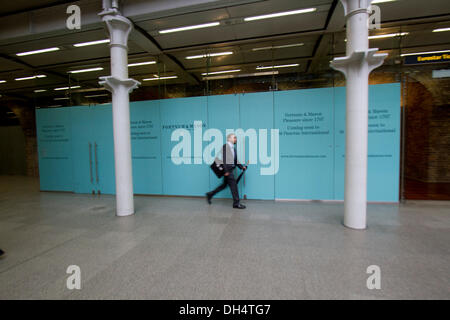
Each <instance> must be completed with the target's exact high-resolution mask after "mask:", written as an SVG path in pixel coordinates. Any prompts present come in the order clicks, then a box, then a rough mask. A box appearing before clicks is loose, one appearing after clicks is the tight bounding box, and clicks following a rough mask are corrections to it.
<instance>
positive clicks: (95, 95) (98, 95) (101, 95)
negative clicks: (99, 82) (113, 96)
mask: <svg viewBox="0 0 450 320" xmlns="http://www.w3.org/2000/svg"><path fill="white" fill-rule="evenodd" d="M108 96H109V95H108V94H106V93H105V94H93V95H91V96H84V97H85V98H98V97H108Z"/></svg>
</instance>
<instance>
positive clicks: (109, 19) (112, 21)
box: [99, 8, 140, 216]
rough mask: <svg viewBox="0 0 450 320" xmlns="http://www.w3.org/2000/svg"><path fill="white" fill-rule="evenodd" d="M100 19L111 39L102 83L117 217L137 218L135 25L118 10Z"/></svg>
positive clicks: (111, 10) (104, 12)
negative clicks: (131, 58)
mask: <svg viewBox="0 0 450 320" xmlns="http://www.w3.org/2000/svg"><path fill="white" fill-rule="evenodd" d="M100 15H101V16H102V17H103V21H104V22H105V23H106V26H107V28H108V31H109V36H110V49H111V76H108V77H102V78H101V81H100V82H99V83H100V84H101V85H103V86H104V87H105V88H106V89H107V90H108V91H110V92H111V93H112V109H113V110H112V114H113V131H114V165H115V175H116V214H117V215H118V216H128V215H132V214H134V199H133V172H132V163H131V139H130V101H129V93H130V92H131V91H132V90H133V89H134V88H136V87H137V86H138V85H139V84H140V83H139V82H138V81H136V80H133V79H129V78H128V47H127V42H128V35H129V34H130V31H131V29H132V24H131V22H130V21H129V20H128V19H127V18H125V17H123V16H122V15H121V14H120V12H119V11H118V10H117V9H116V8H113V9H107V10H104V11H103V12H102V13H100Z"/></svg>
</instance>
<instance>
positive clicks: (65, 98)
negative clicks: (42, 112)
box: [53, 97, 70, 101]
mask: <svg viewBox="0 0 450 320" xmlns="http://www.w3.org/2000/svg"><path fill="white" fill-rule="evenodd" d="M69 99H70V98H67V97H64V98H55V99H53V100H56V101H58V100H69Z"/></svg>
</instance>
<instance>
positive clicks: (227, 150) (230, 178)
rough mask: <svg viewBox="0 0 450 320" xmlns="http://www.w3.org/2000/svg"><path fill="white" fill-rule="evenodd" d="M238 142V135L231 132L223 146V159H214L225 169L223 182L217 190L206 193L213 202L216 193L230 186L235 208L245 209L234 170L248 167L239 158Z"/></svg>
mask: <svg viewBox="0 0 450 320" xmlns="http://www.w3.org/2000/svg"><path fill="white" fill-rule="evenodd" d="M236 142H237V138H236V135H235V134H233V133H231V134H229V135H228V136H227V143H225V144H224V145H223V148H222V159H220V157H216V159H215V160H214V161H215V162H216V163H217V164H222V165H223V169H224V172H225V173H224V175H223V183H222V184H221V185H220V186H218V187H217V188H216V189H215V190H213V191H210V192H208V193H206V200H207V201H208V203H209V204H211V199H212V197H214V195H215V194H216V193H218V192H220V191H222V190H223V189H225V188H226V187H227V185H228V186H229V187H230V190H231V194H232V196H233V208H236V209H245V206H244V205H243V204H240V203H239V192H238V188H237V183H236V178H235V177H234V174H233V170H234V168H236V166H237V167H238V168H239V169H241V170H246V169H247V167H245V166H243V165H242V164H240V163H239V162H238V160H237V152H236V149H235V148H234V145H235V144H236Z"/></svg>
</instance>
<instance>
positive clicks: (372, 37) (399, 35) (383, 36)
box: [369, 32, 409, 40]
mask: <svg viewBox="0 0 450 320" xmlns="http://www.w3.org/2000/svg"><path fill="white" fill-rule="evenodd" d="M408 34H409V32H399V33H389V34H380V35H375V36H369V39H370V40H372V39H383V38H394V37H403V36H406V35H408Z"/></svg>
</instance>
